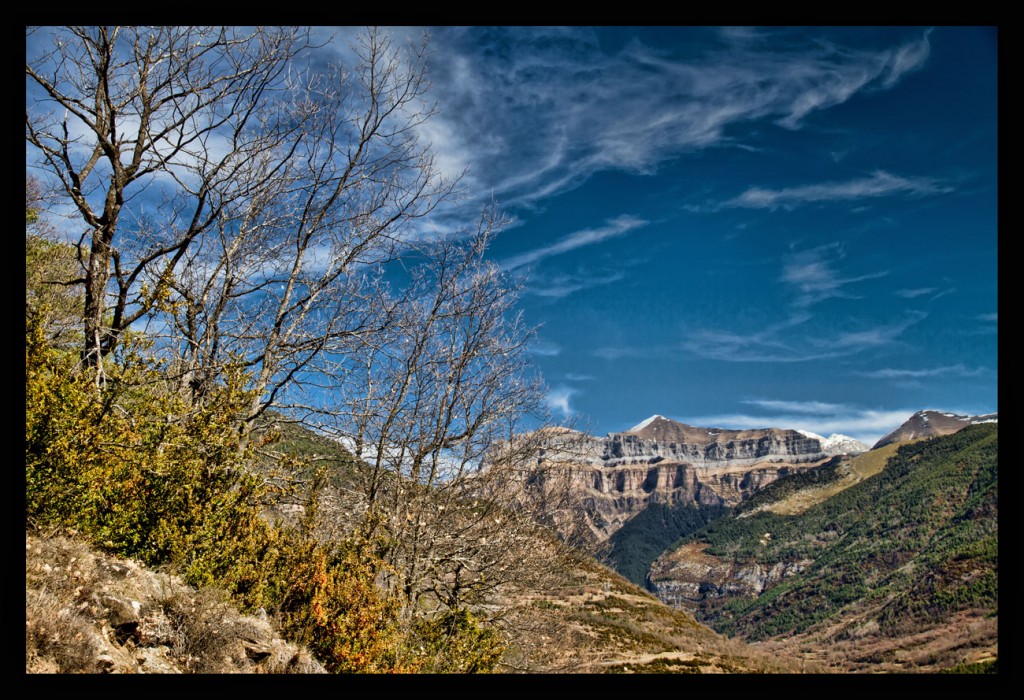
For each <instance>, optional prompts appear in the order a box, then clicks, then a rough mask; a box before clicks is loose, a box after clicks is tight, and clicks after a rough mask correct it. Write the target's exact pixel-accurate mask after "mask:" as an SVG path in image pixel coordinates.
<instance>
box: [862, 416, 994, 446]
mask: <svg viewBox="0 0 1024 700" xmlns="http://www.w3.org/2000/svg"><path fill="white" fill-rule="evenodd" d="M997 422H999V414H998V413H988V414H986V415H983V416H960V415H957V414H955V413H949V412H947V411H932V410H927V411H918V412H917V413H915V414H914V415H912V416H911V417H910V418H908V419H907V420H906V421H905V422H904V423H903V424H902V425H901V426H900V427H898V428H896V429H895V430H893V431H892V432H891V433H889V434H888V435H886V436H885V437H883V438H882V439H881V440H879V441H878V442H876V443H875V446H874V447H873V448H871V449H878V448H879V447H883V446H885V445H888V444H890V443H893V442H907V441H909V440H920V439H922V438H929V437H938V436H940V435H951V434H953V433H955V432H957V431H958V430H960V429H961V428H966V427H967V426H968V425H975V424H977V423H997Z"/></svg>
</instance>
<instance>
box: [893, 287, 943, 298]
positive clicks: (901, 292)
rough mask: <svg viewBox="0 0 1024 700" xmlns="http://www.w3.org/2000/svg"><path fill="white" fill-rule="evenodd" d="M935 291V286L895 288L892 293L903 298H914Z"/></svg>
mask: <svg viewBox="0 0 1024 700" xmlns="http://www.w3.org/2000/svg"><path fill="white" fill-rule="evenodd" d="M934 291H937V288H936V287H921V288H920V289H897V290H896V291H895V292H893V294H895V295H896V296H898V297H903V298H904V299H914V298H915V297H920V296H924V295H925V294H931V293H932V292H934Z"/></svg>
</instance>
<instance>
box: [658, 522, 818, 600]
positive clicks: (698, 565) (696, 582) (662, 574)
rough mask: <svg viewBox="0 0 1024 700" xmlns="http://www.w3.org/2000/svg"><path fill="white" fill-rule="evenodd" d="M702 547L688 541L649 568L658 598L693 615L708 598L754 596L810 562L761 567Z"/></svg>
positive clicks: (702, 545)
mask: <svg viewBox="0 0 1024 700" xmlns="http://www.w3.org/2000/svg"><path fill="white" fill-rule="evenodd" d="M767 534H768V535H769V537H768V539H770V534H771V533H767ZM706 548H707V545H704V544H699V543H692V544H687V545H683V546H682V547H679V548H678V549H676V550H674V551H672V552H670V553H668V554H665V555H663V556H662V557H661V558H659V559H658V560H657V561H655V562H654V565H653V566H652V567H651V572H650V574H649V575H648V588H649V589H650V590H652V591H653V592H654V593H655V595H657V596H658V598H659V599H661V600H662V601H664V602H666V603H668V604H669V605H671V606H673V607H676V608H680V609H682V610H685V611H687V612H689V613H691V614H693V613H695V612H696V611H697V609H698V608H699V607H701V604H702V603H704V602H705V601H707V600H708V599H711V598H721V597H735V596H749V597H754V596H758V595H760V594H761V593H763V592H764V591H765V590H766V589H767V588H769V587H770V586H773V585H774V584H776V583H778V582H779V581H781V580H782V579H784V578H786V577H787V576H793V575H794V574H798V573H800V572H801V571H803V570H804V569H806V568H807V567H808V566H810V565H811V563H812V561H811V560H809V559H808V560H804V561H798V562H785V563H783V562H778V563H775V564H773V565H771V566H768V567H765V566H762V565H761V564H759V563H757V562H756V561H752V562H747V563H737V562H734V561H729V560H722V559H719V558H718V557H715V556H712V555H710V554H707V553H706V552H705V551H704V550H705V549H706Z"/></svg>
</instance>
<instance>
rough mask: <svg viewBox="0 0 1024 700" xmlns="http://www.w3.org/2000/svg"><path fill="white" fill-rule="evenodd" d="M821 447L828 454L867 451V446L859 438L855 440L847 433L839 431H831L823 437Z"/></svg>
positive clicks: (848, 453) (850, 453)
mask: <svg viewBox="0 0 1024 700" xmlns="http://www.w3.org/2000/svg"><path fill="white" fill-rule="evenodd" d="M821 449H822V450H823V451H824V452H825V453H826V454H830V455H836V454H846V455H852V454H860V453H861V452H867V451H868V449H870V448H868V446H867V445H865V444H864V443H863V442H861V441H860V440H856V439H854V438H852V437H850V436H849V435H840V434H839V433H832V434H831V435H829V436H828V437H827V438H823V439H822V441H821Z"/></svg>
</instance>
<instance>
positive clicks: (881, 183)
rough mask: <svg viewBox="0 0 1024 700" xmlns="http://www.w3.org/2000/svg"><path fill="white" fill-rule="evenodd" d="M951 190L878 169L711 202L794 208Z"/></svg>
mask: <svg viewBox="0 0 1024 700" xmlns="http://www.w3.org/2000/svg"><path fill="white" fill-rule="evenodd" d="M952 190H953V188H952V187H951V186H949V185H946V184H943V183H942V182H941V181H940V180H936V179H934V178H928V177H902V176H899V175H893V174H891V173H888V172H885V171H884V170H876V171H875V172H873V173H872V174H871V175H870V176H869V177H861V178H855V179H853V180H845V181H840V182H822V183H814V184H810V185H799V186H796V187H783V188H779V189H770V188H767V187H751V188H749V189H748V190H746V191H745V192H743V193H742V194H740V195H739V196H737V197H734V198H732V199H729V200H726V201H724V202H720V203H718V204H713V205H711V206H710V209H712V210H718V209H731V208H743V209H769V210H776V209H785V210H792V209H796V208H797V207H801V206H805V205H808V204H820V203H826V202H851V201H858V200H862V199H869V198H872V197H891V196H896V195H906V196H916V197H920V196H925V195H931V194H941V193H944V192H951V191H952Z"/></svg>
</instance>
